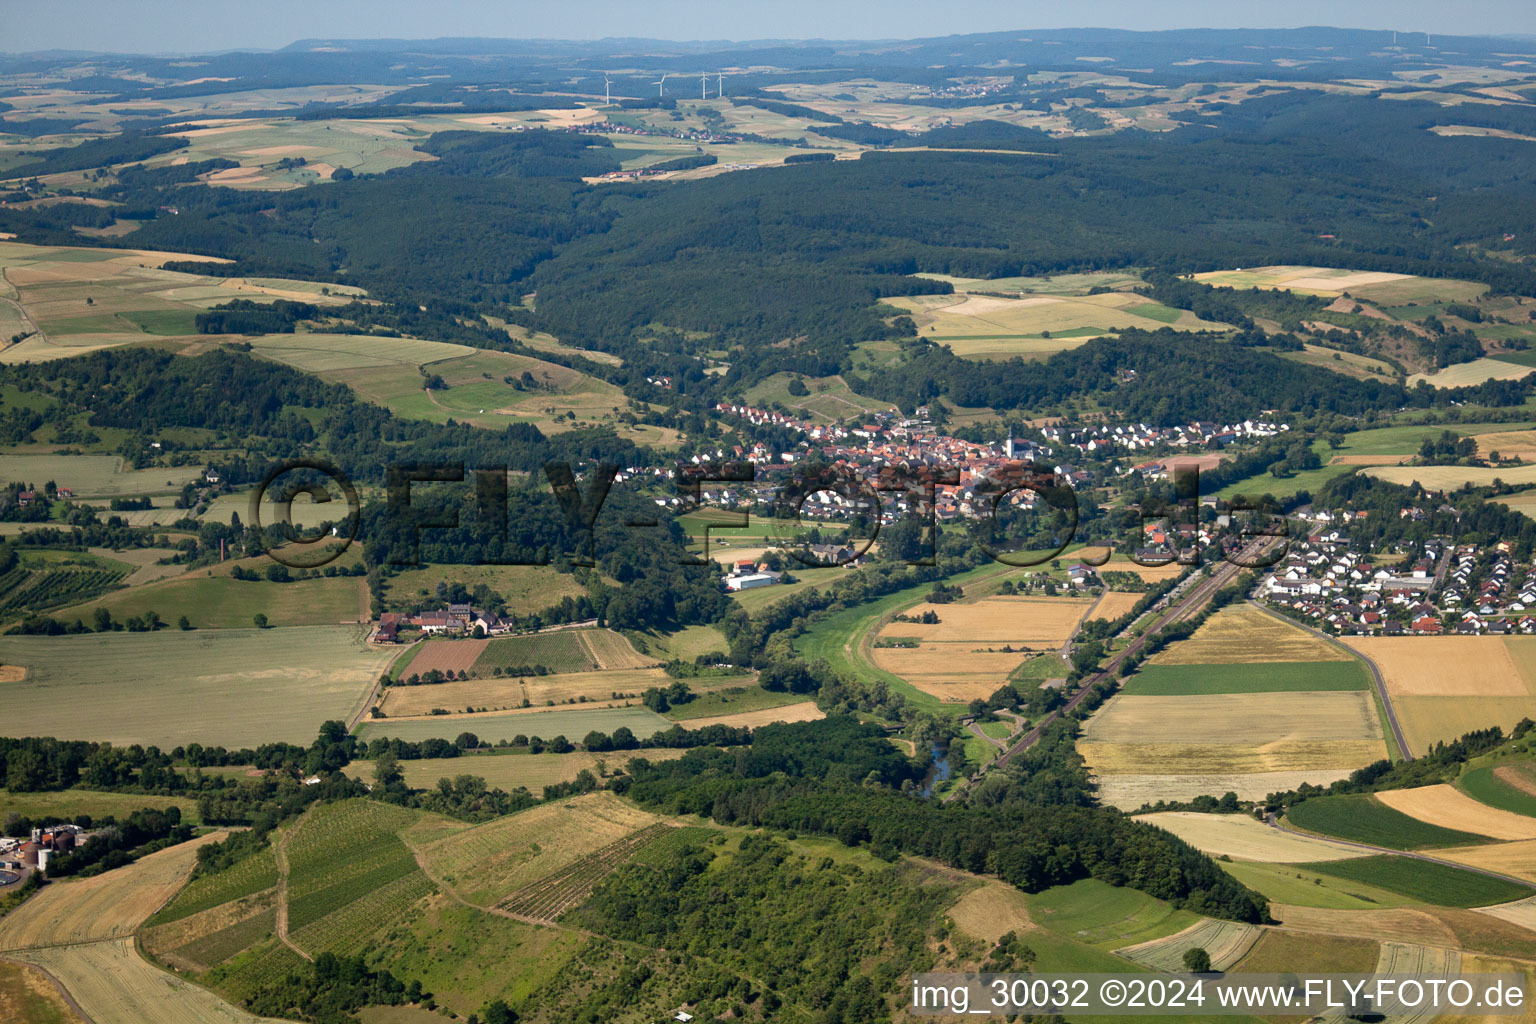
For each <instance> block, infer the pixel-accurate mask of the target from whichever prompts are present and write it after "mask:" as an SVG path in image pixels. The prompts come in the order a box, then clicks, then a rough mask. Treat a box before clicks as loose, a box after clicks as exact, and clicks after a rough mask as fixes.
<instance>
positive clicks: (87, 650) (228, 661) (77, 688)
mask: <svg viewBox="0 0 1536 1024" xmlns="http://www.w3.org/2000/svg"><path fill="white" fill-rule="evenodd" d="M363 638H364V634H363V631H362V629H361V628H360V627H356V626H352V627H346V626H309V627H293V628H285V629H238V630H237V629H230V630H194V631H192V632H182V631H180V630H174V629H173V630H161V631H159V632H156V633H96V634H88V635H83V636H66V637H40V636H39V637H33V636H6V637H0V663H3V664H6V665H19V666H23V667H24V668H26V670H27V676H26V678H25V679H24V680H22V681H20V682H14V683H6V684H4V687H5V693H6V698H7V701H8V702H9V704H8V707H7V710H6V716H7V719H8V720H9V722H10V727H11V728H12V729H13V730H14V731H15V732H16V733H17V734H19V735H23V736H57V737H61V738H73V739H90V740H109V741H111V742H113V743H119V744H123V745H127V744H132V743H142V744H146V745H147V744H151V743H153V744H156V745H158V746H160V747H162V748H163V749H166V750H169V749H170V748H172V747H175V746H178V745H181V744H186V743H191V742H194V741H195V742H198V743H203V744H207V745H210V746H213V745H219V746H227V747H230V748H239V747H244V746H252V745H255V744H259V743H268V742H277V741H287V742H290V743H309V742H311V741H312V740H313V739H314V737H315V733H316V731H317V730H318V729H319V727H320V723H322V722H324V721H326V720H327V719H333V718H334V719H343V720H344V719H346V718H348V717H349V716H350V715H352V714H354V713H355V712H357V711H359V710H360V709H361V707H362V703H363V699H364V698H365V697H366V696H367V694H368V692H369V690H370V689H371V688H372V686H373V684H374V681H375V680H376V679H378V677H379V673H380V672H381V671H382V670H383V668H384V665H385V664H386V663H387V662H388V661H389V659H390V658H391V657H392V656H393V653H394V652H392V651H387V650H381V649H379V648H376V647H370V646H368V645H367V644H365V643H364V642H363Z"/></svg>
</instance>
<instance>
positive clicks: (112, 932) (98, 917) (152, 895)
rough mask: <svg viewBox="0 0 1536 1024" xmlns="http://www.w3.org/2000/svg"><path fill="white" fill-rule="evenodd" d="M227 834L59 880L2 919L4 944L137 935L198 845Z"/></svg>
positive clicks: (0, 944)
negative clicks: (101, 871) (93, 873)
mask: <svg viewBox="0 0 1536 1024" xmlns="http://www.w3.org/2000/svg"><path fill="white" fill-rule="evenodd" d="M224 837H225V834H224V833H222V832H217V833H214V834H212V835H208V836H204V837H202V838H200V839H194V840H192V841H191V842H186V843H181V844H179V845H177V846H172V847H170V848H169V849H165V850H161V851H159V852H157V853H152V854H150V855H149V856H147V857H144V858H142V859H140V860H137V861H135V862H134V863H132V864H130V865H128V866H127V867H122V868H118V869H116V870H115V871H109V872H107V873H106V874H102V875H97V876H95V877H94V878H86V879H82V880H80V881H61V882H55V883H53V884H52V885H49V886H48V887H47V888H45V889H44V890H43V891H42V892H41V893H39V894H38V895H36V896H34V897H33V898H32V899H30V900H28V901H27V902H25V903H23V904H22V905H21V906H20V907H19V908H17V909H16V910H15V911H13V912H12V913H10V914H8V915H7V916H6V917H5V918H3V919H0V949H3V950H16V949H28V948H31V947H35V946H59V945H65V944H68V943H77V942H95V941H98V940H102V939H115V938H119V937H122V936H127V935H132V934H133V933H134V931H135V930H137V929H138V927H139V925H141V924H143V923H144V920H145V919H146V918H148V917H149V915H151V914H153V913H154V912H155V911H156V910H158V909H159V908H160V906H161V905H162V904H164V903H165V902H166V901H167V900H169V899H170V898H171V897H172V896H174V895H176V891H177V890H178V889H180V888H181V887H182V885H183V884H184V883H185V882H186V880H187V877H188V876H189V875H191V874H192V868H193V866H194V865H196V863H197V848H198V847H200V846H202V845H204V844H206V843H210V842H218V841H220V840H222V839H223V838H224Z"/></svg>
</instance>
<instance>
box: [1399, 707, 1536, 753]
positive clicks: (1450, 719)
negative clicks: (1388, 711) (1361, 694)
mask: <svg viewBox="0 0 1536 1024" xmlns="http://www.w3.org/2000/svg"><path fill="white" fill-rule="evenodd" d="M1392 707H1393V708H1394V709H1395V710H1396V711H1397V718H1398V723H1399V724H1400V725H1402V727H1403V736H1404V738H1406V739H1407V740H1408V746H1409V748H1410V749H1412V750H1413V751H1415V752H1418V751H1424V750H1428V749H1429V748H1430V746H1432V745H1433V744H1435V743H1438V742H1450V741H1451V740H1454V739H1456V738H1457V737H1458V736H1462V735H1464V734H1466V733H1469V732H1473V731H1475V730H1477V729H1486V728H1488V727H1489V726H1491V725H1497V726H1498V727H1499V728H1501V729H1503V730H1504V731H1505V732H1506V733H1508V732H1509V731H1510V730H1512V729H1513V728H1514V727H1515V723H1517V722H1519V721H1520V719H1522V718H1530V717H1536V698H1533V697H1411V696H1410V697H1394V698H1393V699H1392Z"/></svg>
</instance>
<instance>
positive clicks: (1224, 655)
mask: <svg viewBox="0 0 1536 1024" xmlns="http://www.w3.org/2000/svg"><path fill="white" fill-rule="evenodd" d="M1352 660H1353V659H1352V658H1351V657H1350V656H1349V653H1348V652H1347V651H1342V650H1340V649H1339V648H1338V647H1337V646H1336V645H1334V644H1331V643H1329V642H1328V641H1326V640H1322V639H1319V638H1318V637H1315V636H1313V635H1312V634H1311V633H1308V632H1306V631H1305V630H1303V629H1299V628H1297V627H1296V626H1293V625H1291V624H1289V623H1287V622H1284V621H1282V620H1280V619H1278V618H1276V617H1274V616H1273V615H1268V614H1266V613H1264V612H1262V611H1259V610H1258V609H1257V608H1252V607H1248V606H1237V607H1229V608H1223V609H1221V610H1220V611H1218V612H1217V613H1216V614H1215V615H1212V616H1211V617H1210V618H1209V619H1207V620H1206V621H1205V622H1204V623H1203V624H1201V626H1200V628H1199V629H1197V630H1195V632H1194V635H1193V636H1191V637H1190V638H1189V639H1187V640H1181V641H1179V642H1178V643H1176V644H1170V645H1169V646H1168V647H1167V648H1165V649H1164V650H1162V651H1160V652H1159V653H1158V654H1156V655H1155V656H1153V658H1152V659H1151V662H1150V663H1151V664H1154V665H1249V664H1260V663H1265V662H1288V663H1292V664H1294V663H1297V662H1304V661H1318V662H1327V661H1352Z"/></svg>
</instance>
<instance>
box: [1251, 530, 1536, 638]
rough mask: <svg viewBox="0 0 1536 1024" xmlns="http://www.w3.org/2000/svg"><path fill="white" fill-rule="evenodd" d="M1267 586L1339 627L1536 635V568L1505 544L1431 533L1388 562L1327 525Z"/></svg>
mask: <svg viewBox="0 0 1536 1024" xmlns="http://www.w3.org/2000/svg"><path fill="white" fill-rule="evenodd" d="M1412 512H1413V510H1404V511H1403V512H1402V513H1401V514H1402V515H1404V516H1411V515H1412ZM1325 515H1327V516H1328V517H1329V518H1330V519H1336V518H1340V517H1339V516H1337V515H1335V514H1330V513H1325ZM1344 515H1345V516H1349V515H1354V516H1362V515H1364V513H1363V512H1356V513H1345V514H1344ZM1264 592H1265V596H1266V598H1267V600H1269V601H1270V602H1271V603H1273V604H1277V605H1283V606H1286V607H1288V608H1290V609H1291V610H1293V611H1295V612H1297V613H1299V614H1301V615H1302V616H1304V617H1305V618H1308V619H1312V620H1314V621H1316V622H1317V623H1318V624H1319V625H1320V626H1323V627H1325V628H1331V629H1332V630H1333V631H1335V632H1340V633H1352V634H1371V633H1380V634H1382V635H1384V636H1402V635H1421V636H1435V635H1439V634H1441V633H1466V634H1492V635H1511V634H1536V615H1530V614H1527V612H1528V611H1533V610H1536V571H1533V570H1532V568H1531V567H1529V566H1525V567H1522V566H1519V565H1517V564H1516V562H1515V559H1514V558H1513V556H1511V554H1510V552H1509V545H1508V544H1507V543H1504V542H1499V543H1498V544H1495V545H1493V546H1492V548H1491V549H1489V550H1483V549H1480V548H1479V546H1478V545H1475V544H1462V545H1458V546H1455V547H1452V546H1451V545H1450V544H1449V542H1447V541H1443V540H1437V539H1431V540H1428V541H1426V542H1425V544H1424V546H1423V549H1422V551H1421V552H1419V553H1418V554H1417V555H1416V556H1415V557H1413V558H1411V559H1409V560H1406V561H1403V562H1401V563H1395V564H1393V565H1390V566H1386V565H1376V564H1373V563H1371V562H1370V561H1369V560H1368V559H1367V558H1365V557H1364V556H1362V555H1361V554H1359V553H1358V552H1356V551H1353V550H1351V549H1350V542H1349V538H1348V536H1347V534H1346V533H1345V532H1344V531H1343V530H1341V529H1339V528H1336V527H1334V528H1329V527H1323V528H1319V529H1317V530H1316V531H1315V532H1313V533H1312V534H1311V535H1310V536H1308V537H1307V538H1306V540H1305V541H1302V542H1299V543H1293V544H1292V545H1291V547H1290V550H1289V553H1288V554H1287V556H1286V558H1285V560H1284V561H1282V562H1281V563H1280V564H1278V565H1276V566H1275V567H1274V569H1273V570H1272V571H1271V572H1270V573H1269V575H1268V577H1267V579H1266V580H1265V582H1264Z"/></svg>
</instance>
